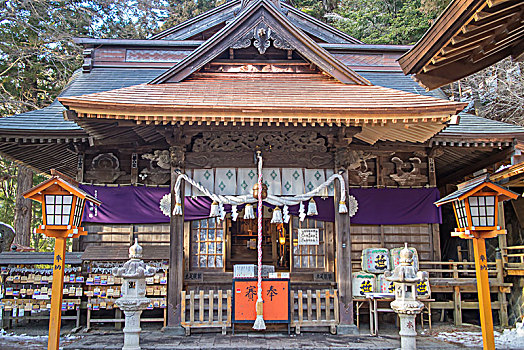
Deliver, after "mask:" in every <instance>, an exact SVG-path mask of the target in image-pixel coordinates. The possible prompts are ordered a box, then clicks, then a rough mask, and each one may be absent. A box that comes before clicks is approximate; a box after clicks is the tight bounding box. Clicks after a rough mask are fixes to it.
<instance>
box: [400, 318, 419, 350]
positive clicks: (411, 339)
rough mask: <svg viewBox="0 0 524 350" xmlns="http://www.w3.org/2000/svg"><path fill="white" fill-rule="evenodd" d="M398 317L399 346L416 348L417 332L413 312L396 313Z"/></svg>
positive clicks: (406, 349)
mask: <svg viewBox="0 0 524 350" xmlns="http://www.w3.org/2000/svg"><path fill="white" fill-rule="evenodd" d="M398 317H399V318H400V332H399V333H398V334H399V335H400V348H401V349H402V350H415V349H416V348H417V338H416V337H417V332H416V331H415V315H414V314H409V315H408V314H398Z"/></svg>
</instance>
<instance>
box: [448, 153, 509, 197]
mask: <svg viewBox="0 0 524 350" xmlns="http://www.w3.org/2000/svg"><path fill="white" fill-rule="evenodd" d="M513 152H514V147H513V146H512V147H508V148H506V149H504V150H502V151H500V152H496V153H494V154H491V155H490V156H489V157H487V158H485V159H484V160H482V161H480V162H476V163H474V164H472V165H470V166H469V167H466V168H462V169H460V170H458V171H455V172H453V173H452V174H448V175H446V176H444V177H442V178H441V179H440V180H439V182H438V184H439V185H438V187H442V186H444V185H446V184H449V183H454V182H456V181H460V180H461V179H462V178H464V177H465V176H467V175H470V174H473V173H474V172H475V171H478V170H480V169H484V168H486V167H488V166H490V165H493V164H495V163H498V162H500V161H503V160H506V159H508V158H509V157H511V155H512V154H513Z"/></svg>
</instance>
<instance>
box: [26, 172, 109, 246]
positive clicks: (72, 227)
mask: <svg viewBox="0 0 524 350" xmlns="http://www.w3.org/2000/svg"><path fill="white" fill-rule="evenodd" d="M53 173H57V172H56V171H53ZM73 183H74V182H73V180H72V179H70V178H67V177H66V176H65V175H63V174H60V175H54V176H52V177H51V178H49V179H48V180H46V181H44V182H42V183H41V184H39V185H38V186H35V187H33V188H32V189H30V190H29V191H27V192H26V193H24V197H25V198H29V199H32V200H35V201H37V202H40V203H42V221H43V225H40V227H39V228H37V233H43V234H45V235H46V236H48V237H55V238H57V237H60V236H63V235H65V237H67V238H76V237H78V236H80V235H82V234H85V232H84V230H83V228H82V227H80V224H81V222H82V215H83V213H84V207H85V204H86V201H90V202H93V203H94V204H96V205H100V204H101V202H100V201H99V200H98V199H96V198H94V197H92V196H91V195H89V194H87V193H86V192H84V191H82V190H81V189H80V188H78V187H77V186H75V185H76V183H75V184H73Z"/></svg>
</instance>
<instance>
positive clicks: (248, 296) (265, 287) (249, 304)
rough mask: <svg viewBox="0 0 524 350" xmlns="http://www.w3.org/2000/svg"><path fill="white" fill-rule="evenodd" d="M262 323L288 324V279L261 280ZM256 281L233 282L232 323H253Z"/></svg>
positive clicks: (242, 280) (255, 314)
mask: <svg viewBox="0 0 524 350" xmlns="http://www.w3.org/2000/svg"><path fill="white" fill-rule="evenodd" d="M262 299H263V300H264V321H265V322H269V323H271V322H273V323H288V322H290V320H289V279H263V280H262ZM256 303H257V280H256V279H241V280H233V322H254V321H255V318H256V316H257V313H256Z"/></svg>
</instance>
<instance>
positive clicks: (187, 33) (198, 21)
mask: <svg viewBox="0 0 524 350" xmlns="http://www.w3.org/2000/svg"><path fill="white" fill-rule="evenodd" d="M280 5H281V11H283V12H284V13H285V15H286V16H287V17H288V19H289V20H290V21H291V23H293V24H294V25H296V26H297V27H298V28H300V29H301V30H303V31H304V32H306V33H308V34H310V35H312V36H314V37H317V38H319V39H321V40H323V41H325V42H326V43H338V44H342V43H349V44H361V43H362V42H361V41H359V40H357V39H355V38H353V37H351V36H349V35H348V34H346V33H344V32H342V31H340V30H338V29H336V28H333V27H331V26H329V25H327V24H325V23H323V22H321V21H319V20H317V19H316V18H314V17H313V16H310V15H308V14H306V13H304V12H302V11H300V10H297V9H296V8H294V7H293V6H291V5H288V4H286V3H283V2H282V3H281V4H280ZM240 10H241V1H240V0H233V1H227V2H226V3H225V4H223V5H220V6H218V7H216V8H214V9H212V10H209V11H207V12H204V13H202V14H200V15H198V16H196V17H193V18H191V19H188V20H187V21H184V22H182V23H180V24H178V25H176V26H174V27H172V28H169V29H166V30H164V31H162V32H160V33H158V34H155V35H153V36H152V37H151V38H150V39H152V40H159V39H161V40H187V39H189V38H191V37H194V36H195V35H197V34H200V33H202V32H204V31H206V30H209V29H212V28H214V27H217V26H220V25H225V24H226V22H228V21H231V20H233V19H234V17H235V16H237V15H238V13H239V12H240Z"/></svg>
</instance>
